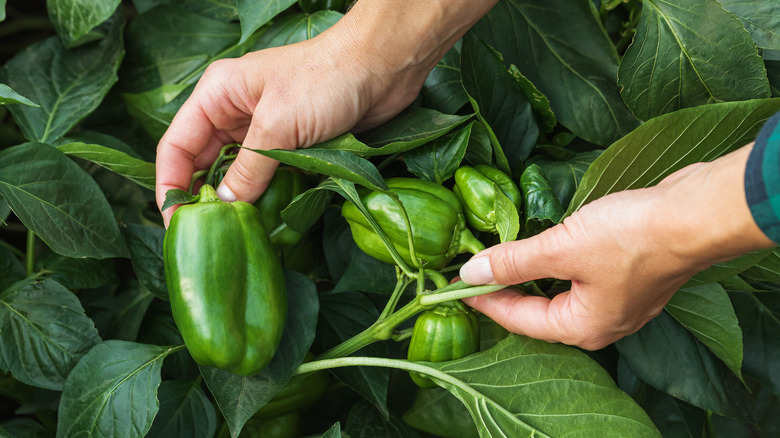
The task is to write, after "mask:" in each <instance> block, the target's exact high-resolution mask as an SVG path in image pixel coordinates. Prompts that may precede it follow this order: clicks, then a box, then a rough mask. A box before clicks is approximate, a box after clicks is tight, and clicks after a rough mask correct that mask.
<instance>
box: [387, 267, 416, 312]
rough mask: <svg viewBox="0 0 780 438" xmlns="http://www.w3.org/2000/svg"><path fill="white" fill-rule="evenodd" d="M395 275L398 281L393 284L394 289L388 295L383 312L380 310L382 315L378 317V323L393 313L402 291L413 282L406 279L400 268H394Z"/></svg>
mask: <svg viewBox="0 0 780 438" xmlns="http://www.w3.org/2000/svg"><path fill="white" fill-rule="evenodd" d="M395 275H396V278H397V279H398V280H397V282H396V283H395V289H394V290H393V293H392V294H391V295H390V299H389V300H387V304H386V305H385V308H384V310H382V314H381V315H379V320H380V321H381V320H383V319H385V318H387V317H388V316H390V315H392V313H393V312H395V307H396V306H397V305H398V301H399V300H400V299H401V296H402V295H403V293H404V289H406V286H409V283H411V282H412V281H413V280H410V279H409V278H408V277H406V276H405V275H404V274H403V273H402V272H401V268H399V267H398V266H396V267H395Z"/></svg>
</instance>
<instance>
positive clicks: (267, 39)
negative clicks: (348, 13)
mask: <svg viewBox="0 0 780 438" xmlns="http://www.w3.org/2000/svg"><path fill="white" fill-rule="evenodd" d="M255 3H257V4H261V3H260V2H255ZM343 16H344V14H342V13H340V12H336V11H330V10H323V11H317V12H315V13H313V14H302V13H299V14H289V15H285V16H283V17H281V18H279V19H278V21H274V23H273V24H272V25H271V26H270V27H269V28H268V30H267V31H266V32H265V33H264V34H263V36H262V37H260V39H259V40H257V43H255V45H254V47H253V49H252V50H258V49H267V48H269V47H278V46H285V45H288V44H293V43H297V42H300V41H306V40H308V39H311V38H314V37H315V36H317V35H319V34H321V33H322V32H323V31H324V30H325V29H327V28H329V27H331V26H333V25H334V24H336V22H337V21H339V19H341V17H343ZM242 24H243V22H242Z"/></svg>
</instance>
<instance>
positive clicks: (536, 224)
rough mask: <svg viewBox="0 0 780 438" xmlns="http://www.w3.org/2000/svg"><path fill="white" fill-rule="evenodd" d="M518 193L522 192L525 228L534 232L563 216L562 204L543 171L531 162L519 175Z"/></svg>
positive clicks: (554, 222)
mask: <svg viewBox="0 0 780 438" xmlns="http://www.w3.org/2000/svg"><path fill="white" fill-rule="evenodd" d="M520 193H522V194H523V210H524V211H523V213H524V215H525V230H526V232H528V233H532V234H536V233H539V232H541V231H542V230H544V229H546V228H549V227H551V226H553V225H555V224H557V223H558V222H560V220H561V219H562V218H563V206H562V205H561V201H559V200H558V197H557V196H556V195H555V192H554V191H553V189H552V187H550V182H549V181H547V177H545V175H544V171H543V170H542V168H541V167H539V166H538V165H536V164H531V165H530V166H528V167H527V168H526V169H525V170H524V171H523V175H522V176H521V177H520Z"/></svg>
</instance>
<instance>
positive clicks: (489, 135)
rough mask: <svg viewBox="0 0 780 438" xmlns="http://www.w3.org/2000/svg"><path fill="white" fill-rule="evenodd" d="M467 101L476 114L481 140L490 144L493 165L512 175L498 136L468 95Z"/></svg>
mask: <svg viewBox="0 0 780 438" xmlns="http://www.w3.org/2000/svg"><path fill="white" fill-rule="evenodd" d="M469 103H470V104H471V108H473V109H474V112H475V113H476V115H477V120H478V121H479V123H478V124H477V125H478V126H481V127H482V129H481V134H483V136H484V138H483V139H481V140H482V141H485V140H487V144H488V145H490V149H491V152H492V154H491V155H492V156H493V157H495V167H496V168H497V169H498V170H500V171H502V172H504V173H505V174H507V175H510V176H512V169H511V168H510V167H509V161H508V160H507V158H506V155H505V154H504V149H502V148H501V144H500V143H499V142H498V138H497V137H496V134H495V133H494V132H493V129H492V128H491V127H490V125H489V124H488V122H487V120H485V118H484V117H483V116H482V112H481V111H480V109H479V104H478V103H477V101H476V100H474V98H472V97H471V96H469Z"/></svg>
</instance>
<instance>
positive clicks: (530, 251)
mask: <svg viewBox="0 0 780 438" xmlns="http://www.w3.org/2000/svg"><path fill="white" fill-rule="evenodd" d="M751 148H752V144H750V145H747V146H745V147H743V148H741V149H739V150H737V151H735V152H732V153H731V154H728V155H725V156H723V157H721V158H719V159H717V160H715V161H713V162H711V163H697V164H694V165H691V166H688V167H685V168H683V169H681V170H679V171H677V172H675V173H673V174H671V175H670V176H668V177H666V178H665V179H664V180H663V181H661V182H660V183H659V184H658V185H656V186H654V187H650V188H645V189H638V190H629V191H624V192H617V193H613V194H610V195H607V196H604V197H602V198H600V199H597V200H595V201H593V202H591V203H589V204H587V205H585V206H584V207H582V208H581V209H580V210H579V211H577V212H575V213H574V214H572V215H571V216H569V217H567V218H566V219H564V221H563V222H562V223H561V224H558V225H556V226H554V227H552V228H549V229H548V230H546V231H544V232H542V233H540V234H538V235H536V236H533V237H531V238H528V239H525V240H518V241H514V242H508V243H504V244H500V245H496V246H494V247H491V248H488V249H486V250H485V251H483V252H481V253H479V254H477V255H475V256H474V257H473V258H472V259H471V260H469V262H467V263H466V264H465V265H464V266H463V267H462V268H461V270H460V276H461V279H462V280H463V281H464V282H466V283H469V284H474V285H476V284H488V283H489V284H507V285H508V284H519V283H523V282H526V281H530V280H536V279H542V278H557V279H561V280H571V283H572V284H571V290H569V291H566V292H563V293H560V294H558V295H556V296H554V297H553V298H552V299H547V298H544V297H537V296H525V295H522V294H519V293H517V292H515V291H512V290H509V289H504V290H501V291H498V292H495V293H491V294H486V295H481V296H477V297H471V298H466V299H464V300H463V301H464V302H466V303H467V304H469V305H470V306H472V307H474V308H475V309H477V310H479V311H481V312H483V313H485V314H486V315H487V316H489V317H490V318H492V319H493V320H494V321H496V322H497V323H498V324H500V325H502V326H503V327H505V328H506V329H508V330H509V331H512V332H515V333H519V334H524V335H528V336H530V337H533V338H537V339H543V340H546V341H549V342H562V343H565V344H569V345H576V346H579V347H582V348H584V349H587V350H597V349H600V348H603V347H605V346H607V345H609V344H611V343H612V342H614V341H616V340H618V339H620V338H622V337H623V336H626V335H629V334H631V333H634V332H636V331H637V330H639V329H640V328H641V327H642V326H643V325H644V324H646V323H647V322H648V321H650V320H651V319H652V318H654V317H655V316H657V315H658V314H659V313H661V311H662V310H663V307H664V305H666V303H667V302H668V301H669V299H671V297H672V295H673V294H674V293H675V292H676V291H677V290H678V289H679V288H680V286H682V285H683V284H684V283H685V282H686V281H688V280H689V279H690V278H691V277H692V276H693V275H695V274H696V273H697V272H699V271H702V270H704V269H706V268H707V267H709V266H711V265H712V264H713V263H716V262H719V261H725V260H729V259H732V258H734V257H737V256H739V255H741V254H744V253H747V252H750V251H753V250H757V249H761V248H771V247H773V246H775V244H774V243H773V242H772V241H770V240H769V239H768V238H767V237H766V236H765V235H764V234H763V233H762V232H761V230H760V229H759V228H758V226H757V225H756V223H755V221H754V220H753V217H752V215H751V213H750V210H749V208H748V205H747V201H746V200H745V193H744V175H745V165H746V162H747V158H748V155H749V152H750V149H751Z"/></svg>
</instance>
